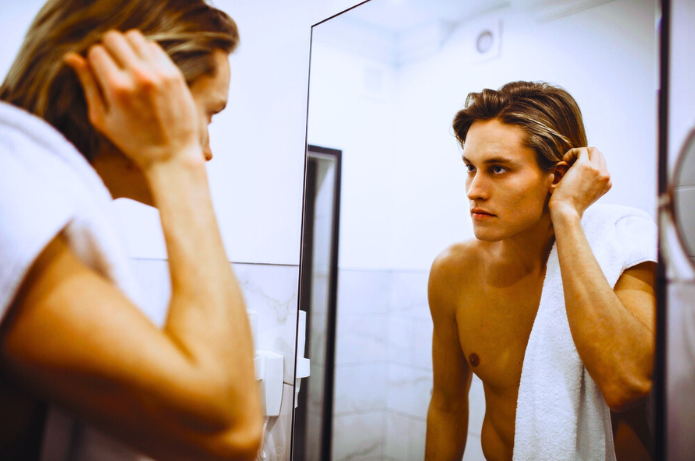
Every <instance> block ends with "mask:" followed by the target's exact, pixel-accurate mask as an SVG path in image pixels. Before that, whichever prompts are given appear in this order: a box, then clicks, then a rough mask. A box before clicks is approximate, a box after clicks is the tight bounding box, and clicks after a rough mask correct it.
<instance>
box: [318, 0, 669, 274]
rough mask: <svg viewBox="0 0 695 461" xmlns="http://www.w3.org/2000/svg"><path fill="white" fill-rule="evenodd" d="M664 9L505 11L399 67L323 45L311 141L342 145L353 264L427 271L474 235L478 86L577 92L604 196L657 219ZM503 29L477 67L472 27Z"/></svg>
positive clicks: (618, 4) (641, 3) (631, 4)
mask: <svg viewBox="0 0 695 461" xmlns="http://www.w3.org/2000/svg"><path fill="white" fill-rule="evenodd" d="M654 14H655V2H654V1H652V0H618V1H613V2H609V3H607V4H604V5H601V6H598V7H595V8H590V9H587V10H584V11H581V12H579V13H576V14H573V15H571V16H567V17H563V18H560V19H557V20H554V21H550V22H544V23H539V22H536V21H534V20H533V19H529V18H528V17H525V16H524V15H523V14H519V13H518V11H517V10H509V9H507V10H501V11H498V12H496V13H491V14H488V15H487V16H485V17H479V18H476V19H474V20H471V21H468V22H466V23H464V24H462V25H460V26H458V28H457V29H455V30H454V31H453V33H452V35H451V36H450V37H449V39H448V40H447V41H446V42H445V43H444V45H443V46H442V48H441V50H440V52H439V53H437V54H436V55H433V56H431V57H429V58H427V59H424V60H419V61H415V62H411V63H409V64H404V65H401V66H398V67H396V66H393V65H390V64H388V63H387V62H386V60H384V61H383V62H381V63H379V62H375V61H374V59H373V58H368V57H364V56H365V54H364V53H363V54H358V53H354V52H352V53H351V52H348V51H345V50H341V49H340V48H339V46H336V45H335V44H329V43H328V42H329V40H327V39H323V42H322V43H319V44H318V45H314V46H315V51H314V57H313V60H312V89H311V99H310V111H309V142H310V143H313V142H316V143H320V144H323V145H325V146H326V147H333V148H338V149H343V150H344V159H343V161H344V163H345V171H344V174H343V189H342V190H343V203H344V204H345V206H344V207H343V209H342V218H341V252H340V265H341V267H342V268H401V269H414V270H420V269H427V268H429V265H430V264H431V262H432V260H433V259H434V257H435V256H436V255H437V254H438V253H439V251H441V250H442V249H443V248H444V247H445V246H447V245H448V244H450V243H453V242H455V241H459V240H464V239H467V238H472V236H473V235H472V229H471V224H470V217H469V215H468V203H467V200H466V197H465V191H464V183H463V182H464V177H465V176H464V168H463V164H462V162H461V158H460V156H461V153H460V148H459V147H458V146H457V143H456V141H455V138H454V137H453V135H452V131H451V120H452V118H453V116H454V114H455V113H456V112H457V111H458V110H459V109H460V108H462V106H463V103H464V101H465V98H466V95H467V94H468V93H469V92H471V91H480V90H481V89H482V88H498V87H499V86H501V85H503V84H504V83H507V82H509V81H513V80H544V81H548V82H550V83H554V84H559V85H561V86H563V87H565V88H566V89H567V90H568V91H569V92H570V93H571V94H572V95H573V96H574V97H575V98H576V99H577V101H578V103H579V105H580V107H581V109H582V111H583V114H584V117H585V124H586V129H587V133H588V137H589V143H590V145H592V146H597V147H599V149H600V150H601V151H602V152H603V153H604V154H605V155H606V158H607V161H608V166H609V169H610V171H611V175H612V178H613V184H614V187H613V189H612V190H611V191H610V192H609V193H608V194H607V195H606V196H605V197H604V198H603V199H602V200H603V201H604V202H607V203H618V204H626V205H631V206H635V207H638V208H641V209H644V210H645V211H647V212H648V213H650V214H651V215H652V216H655V212H656V91H655V88H656V83H655V78H656V64H657V57H656V43H655V31H654V23H655V19H654ZM498 21H501V22H502V42H501V49H500V54H499V57H497V58H495V59H492V60H487V61H483V62H475V61H474V60H472V59H471V57H470V52H469V51H468V49H469V48H470V46H471V43H469V42H470V37H471V36H473V37H474V36H475V34H473V33H472V32H475V29H476V27H479V26H480V24H483V23H484V24H489V23H495V22H498ZM320 27H326V28H328V27H331V23H327V24H326V25H323V26H320ZM329 33H330V30H329V29H326V30H325V31H324V32H323V34H324V35H326V34H329ZM356 40H359V39H356ZM333 42H335V40H333ZM371 56H374V53H371ZM319 58H320V59H319ZM375 67H381V68H382V72H383V84H384V87H385V90H384V91H385V95H384V97H383V98H382V100H380V101H379V100H376V101H375V99H374V97H372V96H371V95H369V94H365V91H364V88H363V87H361V86H360V85H361V84H362V82H363V78H364V76H365V72H367V70H368V69H370V68H375ZM389 114H390V117H389ZM348 120H351V121H355V122H356V123H352V124H346V123H344V122H346V121H348ZM388 145H390V146H391V150H388V148H387V146H388ZM389 188H393V189H389Z"/></svg>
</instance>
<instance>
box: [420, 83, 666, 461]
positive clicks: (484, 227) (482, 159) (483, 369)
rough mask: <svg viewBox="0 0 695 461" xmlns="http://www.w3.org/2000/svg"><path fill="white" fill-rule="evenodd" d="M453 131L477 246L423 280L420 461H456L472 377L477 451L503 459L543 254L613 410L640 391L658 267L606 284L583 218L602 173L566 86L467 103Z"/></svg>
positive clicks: (647, 375) (516, 86)
mask: <svg viewBox="0 0 695 461" xmlns="http://www.w3.org/2000/svg"><path fill="white" fill-rule="evenodd" d="M454 130H455V132H456V135H457V137H458V139H459V141H460V142H461V144H462V146H463V161H464V163H465V164H466V167H467V171H468V173H467V175H468V176H467V178H466V191H467V197H468V199H469V202H470V210H471V217H472V219H473V230H474V233H475V237H476V238H475V239H474V240H471V241H467V242H463V243H457V244H454V245H452V246H450V247H449V248H447V249H446V250H445V251H444V252H442V253H441V254H440V255H439V256H438V257H437V259H436V260H435V262H434V264H433V266H432V270H431V273H430V280H429V303H430V310H431V314H432V319H433V322H434V335H433V345H432V355H433V369H434V388H433V393H432V398H431V402H430V406H429V411H428V414H427V440H426V450H425V453H426V455H425V459H426V460H427V461H440V460H442V461H443V460H460V459H461V458H462V455H463V452H464V449H465V446H466V438H467V431H468V391H469V389H470V384H471V379H472V374H473V373H475V374H476V375H477V376H478V377H479V378H480V379H481V381H482V383H483V388H484V392H485V403H486V411H485V418H484V422H483V427H482V433H481V443H482V449H483V453H484V455H485V457H486V459H488V460H490V461H498V460H511V459H512V455H513V450H514V434H515V416H516V407H517V397H518V393H519V385H520V380H521V371H522V365H523V361H524V353H525V350H526V346H527V343H528V341H529V336H530V333H531V329H532V327H533V323H534V318H535V316H536V312H537V310H538V307H539V303H540V298H541V292H542V289H543V281H544V276H545V270H546V262H547V260H548V256H549V254H550V251H551V248H552V246H553V244H554V245H556V248H557V254H558V259H559V264H560V270H561V278H562V285H563V287H564V301H565V305H566V311H567V317H568V321H569V327H570V330H571V335H572V339H573V341H574V344H575V346H576V349H577V351H578V353H579V356H580V358H581V361H582V363H583V365H584V367H585V368H586V370H588V372H589V374H590V375H591V377H592V378H593V380H594V381H595V382H596V384H597V386H598V388H599V389H600V392H601V394H602V395H603V398H604V399H605V402H606V403H607V405H608V406H609V407H610V408H611V409H612V410H614V411H620V410H624V409H626V408H629V407H630V406H632V405H633V404H634V403H635V402H637V401H639V400H640V399H642V398H643V397H644V396H645V395H646V394H647V393H648V392H649V391H650V389H651V372H652V361H653V355H654V347H655V346H654V342H655V338H654V334H655V333H654V331H655V330H654V328H655V304H656V303H655V297H654V288H653V283H654V282H653V273H654V271H655V263H652V262H644V263H640V264H638V265H636V266H634V267H631V268H629V269H627V270H625V271H624V272H623V273H622V275H621V276H620V278H619V280H618V282H617V284H616V286H615V288H614V289H613V288H612V287H611V286H610V285H609V284H608V282H607V281H606V278H605V277H604V276H603V273H602V271H601V268H600V267H599V265H598V263H597V261H596V258H595V256H594V254H593V253H592V250H591V248H590V247H589V244H588V242H587V238H586V236H585V234H584V231H583V229H582V227H581V224H580V219H581V218H582V215H583V213H584V212H585V210H586V209H587V208H588V207H589V206H590V205H591V204H592V203H594V202H595V201H596V200H598V199H599V198H600V197H601V196H602V195H604V194H605V193H606V192H607V191H608V190H609V189H610V187H611V182H610V176H609V174H608V170H607V168H606V162H605V160H604V158H603V155H602V154H601V152H599V151H598V150H597V149H596V148H593V147H586V145H587V141H586V135H585V133H584V128H583V123H582V119H581V113H580V112H579V108H578V107H577V105H576V103H575V102H574V100H573V99H572V97H571V96H570V95H569V94H568V93H566V92H565V91H564V90H561V89H558V88H554V87H552V86H549V85H545V84H534V83H527V82H515V83H510V84H508V85H505V86H504V87H502V88H501V89H500V90H499V91H493V90H484V91H483V92H482V93H472V94H471V95H469V97H468V100H467V103H466V108H465V109H463V110H462V111H460V112H459V113H458V114H457V116H456V118H455V120H454Z"/></svg>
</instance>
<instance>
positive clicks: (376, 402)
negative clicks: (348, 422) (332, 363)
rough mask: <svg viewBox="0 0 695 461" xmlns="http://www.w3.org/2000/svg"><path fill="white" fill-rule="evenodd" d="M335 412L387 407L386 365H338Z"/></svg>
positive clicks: (334, 402) (337, 413)
mask: <svg viewBox="0 0 695 461" xmlns="http://www.w3.org/2000/svg"><path fill="white" fill-rule="evenodd" d="M334 385H335V387H334V400H333V413H334V414H336V415H339V414H341V413H352V412H356V411H367V410H383V409H384V408H386V365H385V364H384V363H377V364H360V365H338V366H337V367H336V370H335V383H334Z"/></svg>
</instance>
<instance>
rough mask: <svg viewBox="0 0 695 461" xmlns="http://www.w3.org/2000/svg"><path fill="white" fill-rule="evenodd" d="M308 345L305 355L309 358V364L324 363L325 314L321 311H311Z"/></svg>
mask: <svg viewBox="0 0 695 461" xmlns="http://www.w3.org/2000/svg"><path fill="white" fill-rule="evenodd" d="M307 320H311V323H310V326H309V327H307V328H310V329H311V334H310V338H309V346H308V349H307V351H306V352H307V354H308V355H306V357H307V358H308V359H309V360H311V364H312V365H313V364H314V363H316V364H324V363H325V362H326V327H327V326H326V315H325V314H321V313H316V312H312V313H311V319H307Z"/></svg>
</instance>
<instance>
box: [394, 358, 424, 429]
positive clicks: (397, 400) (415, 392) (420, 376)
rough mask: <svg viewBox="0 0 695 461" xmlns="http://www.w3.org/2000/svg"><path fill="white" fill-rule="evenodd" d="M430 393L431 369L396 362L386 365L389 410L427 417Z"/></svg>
mask: <svg viewBox="0 0 695 461" xmlns="http://www.w3.org/2000/svg"><path fill="white" fill-rule="evenodd" d="M431 395H432V372H431V371H429V370H424V369H419V368H415V367H410V366H404V365H398V364H389V365H388V396H387V403H388V408H389V410H393V411H398V412H401V413H404V414H406V415H409V416H415V417H418V418H423V419H424V418H426V417H427V407H428V406H429V403H430V397H431Z"/></svg>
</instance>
